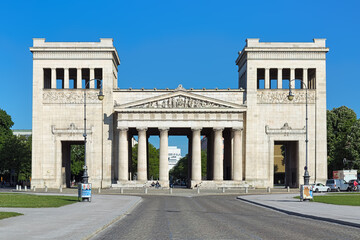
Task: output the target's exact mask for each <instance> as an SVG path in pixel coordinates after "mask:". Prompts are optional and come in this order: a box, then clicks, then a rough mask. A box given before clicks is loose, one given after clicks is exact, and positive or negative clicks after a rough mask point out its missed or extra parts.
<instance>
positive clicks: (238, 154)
mask: <svg viewBox="0 0 360 240" xmlns="http://www.w3.org/2000/svg"><path fill="white" fill-rule="evenodd" d="M232 131H233V136H234V138H233V139H234V150H233V159H234V165H233V166H234V169H233V176H234V177H233V180H234V181H241V180H242V136H241V131H242V129H241V128H233V129H232Z"/></svg>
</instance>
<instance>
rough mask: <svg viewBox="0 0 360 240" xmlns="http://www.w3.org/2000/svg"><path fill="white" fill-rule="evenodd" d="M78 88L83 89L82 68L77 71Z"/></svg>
mask: <svg viewBox="0 0 360 240" xmlns="http://www.w3.org/2000/svg"><path fill="white" fill-rule="evenodd" d="M76 88H77V89H81V88H82V73H81V68H78V69H77V74H76Z"/></svg>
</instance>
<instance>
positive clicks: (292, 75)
mask: <svg viewBox="0 0 360 240" xmlns="http://www.w3.org/2000/svg"><path fill="white" fill-rule="evenodd" d="M294 79H295V68H291V69H290V79H289V81H290V83H289V84H290V86H291V88H292V89H294V88H295V81H292V80H294Z"/></svg>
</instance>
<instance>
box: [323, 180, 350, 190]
mask: <svg viewBox="0 0 360 240" xmlns="http://www.w3.org/2000/svg"><path fill="white" fill-rule="evenodd" d="M326 186H328V187H330V189H331V191H337V192H340V191H349V184H347V183H346V182H345V180H342V179H328V180H327V181H326Z"/></svg>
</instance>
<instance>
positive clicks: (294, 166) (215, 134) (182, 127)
mask: <svg viewBox="0 0 360 240" xmlns="http://www.w3.org/2000/svg"><path fill="white" fill-rule="evenodd" d="M30 50H31V52H32V53H33V121H32V123H33V127H32V130H33V131H32V133H33V141H32V144H33V148H32V182H31V184H32V185H33V186H36V187H38V188H43V187H44V186H48V187H51V188H58V187H59V186H60V185H61V186H63V187H66V186H68V185H69V182H70V179H69V177H68V176H69V171H70V159H69V156H70V154H69V151H70V150H69V149H70V146H71V145H74V144H84V141H83V140H84V138H83V134H84V131H85V130H86V132H87V144H86V156H87V167H88V173H89V181H90V182H91V183H92V184H93V187H94V188H97V187H101V188H109V187H122V186H131V185H136V186H144V184H148V183H149V176H148V168H149V164H148V149H147V142H148V138H149V137H150V136H160V160H159V161H160V164H159V165H160V166H159V178H160V183H161V185H162V186H165V187H166V186H168V182H169V174H168V172H169V161H168V137H169V136H187V138H188V144H189V148H188V149H189V154H188V156H189V158H188V159H189V162H188V166H189V169H188V172H189V183H190V184H189V186H190V187H194V186H196V185H197V184H199V183H201V186H202V187H220V186H228V187H241V186H249V185H250V186H254V187H273V186H274V179H275V177H276V176H280V175H279V174H278V173H277V172H276V168H275V166H276V155H277V154H276V149H278V148H279V146H280V147H282V148H284V149H285V150H284V152H285V155H286V159H285V160H284V163H285V166H284V171H285V174H283V175H284V176H285V178H286V179H285V181H284V182H285V183H286V184H287V185H288V186H290V187H299V186H300V185H301V184H303V182H304V181H303V174H304V170H303V169H304V167H305V163H307V165H308V170H309V173H310V176H311V181H314V180H316V181H320V182H325V181H326V179H327V145H326V140H327V139H326V53H327V52H328V51H329V49H328V48H327V47H326V44H325V39H314V40H313V41H312V42H290V43H285V42H261V41H260V40H259V39H247V40H246V44H245V46H244V48H243V50H242V51H240V52H239V54H238V56H237V59H236V61H235V64H236V65H237V66H238V78H237V79H234V81H236V82H238V88H234V89H218V88H215V89H205V88H200V89H193V88H189V89H185V88H183V87H182V86H181V85H179V87H178V88H176V89H168V88H166V89H144V88H142V89H132V88H130V89H119V88H118V81H122V79H121V77H120V78H119V79H118V67H119V65H120V59H119V56H118V52H117V50H116V48H115V47H114V45H113V40H112V39H104V38H103V39H100V42H46V41H45V39H39V38H38V39H34V44H33V47H31V48H30ZM169 57H171V56H169ZM139 61H141V60H139ZM204 61H206V59H204ZM144 64H146V63H144ZM182 71H186V69H182ZM100 83H101V84H100ZM289 86H290V87H292V89H293V91H292V92H293V94H294V97H293V99H292V100H290V99H289V98H288V96H289ZM99 88H102V90H103V93H104V95H105V97H104V98H103V99H102V98H98V94H99ZM84 93H86V98H85V96H84V95H85V94H84ZM84 99H86V104H87V105H86V113H87V115H86V121H87V122H86V123H87V124H86V127H85V124H84ZM100 99H102V101H101V100H100ZM307 113H308V114H307ZM307 115H308V131H307V130H306V128H305V125H306V121H305V119H306V116H307ZM133 136H138V142H139V143H138V153H137V156H138V161H137V169H132V168H130V167H129V166H131V155H132V152H131V151H132V148H131V139H132V137H133ZM202 136H206V138H207V176H206V177H205V179H204V176H202V172H201V137H202ZM307 137H308V146H309V147H308V148H306V141H305V140H306V139H307ZM306 160H308V161H306ZM135 174H136V176H137V179H136V180H134V179H133V176H134V175H135Z"/></svg>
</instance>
